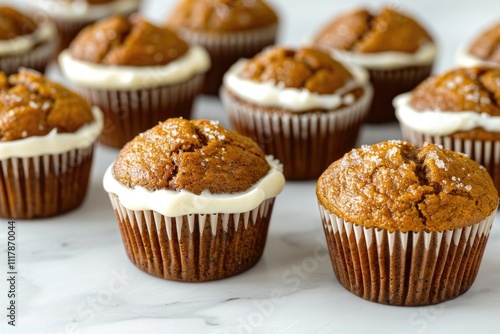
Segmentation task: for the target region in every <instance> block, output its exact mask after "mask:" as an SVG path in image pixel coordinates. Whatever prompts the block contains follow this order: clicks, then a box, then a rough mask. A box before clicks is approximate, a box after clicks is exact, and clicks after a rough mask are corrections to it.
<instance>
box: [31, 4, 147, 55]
mask: <svg viewBox="0 0 500 334" xmlns="http://www.w3.org/2000/svg"><path fill="white" fill-rule="evenodd" d="M30 4H31V5H33V6H34V7H35V8H37V9H38V10H42V11H43V13H44V14H45V15H47V16H48V17H50V18H51V19H52V21H54V22H55V24H56V26H57V30H58V32H59V38H60V42H59V47H58V52H60V51H62V50H64V49H66V48H67V47H68V46H69V44H70V43H71V41H72V40H73V39H74V38H75V37H76V35H78V33H79V32H80V31H81V30H82V29H83V28H85V27H86V26H87V25H89V24H91V23H94V22H95V21H98V20H100V19H103V18H106V17H108V16H112V15H120V14H121V15H129V14H132V13H134V12H136V11H138V10H139V6H140V4H141V1H140V0H34V1H33V0H32V1H30Z"/></svg>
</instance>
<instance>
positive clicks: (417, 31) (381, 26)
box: [313, 8, 436, 123]
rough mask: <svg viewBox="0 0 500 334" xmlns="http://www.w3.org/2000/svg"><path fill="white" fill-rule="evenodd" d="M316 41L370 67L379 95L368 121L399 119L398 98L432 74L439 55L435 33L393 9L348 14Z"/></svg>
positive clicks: (353, 61)
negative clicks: (395, 98)
mask: <svg viewBox="0 0 500 334" xmlns="http://www.w3.org/2000/svg"><path fill="white" fill-rule="evenodd" d="M313 45H315V46H317V47H320V48H323V49H325V50H327V51H329V52H331V53H332V55H333V56H334V57H336V58H338V59H342V60H344V61H345V62H348V63H351V64H356V65H359V66H363V67H365V68H366V69H367V70H368V71H369V73H370V80H371V82H372V84H373V88H374V96H373V102H372V105H371V109H370V112H369V114H368V118H367V121H368V122H373V123H376V122H388V121H395V120H396V117H395V115H394V108H393V106H392V99H393V98H394V97H395V96H396V95H398V94H401V93H404V92H407V91H409V90H411V89H413V88H414V87H415V86H416V85H417V84H419V83H420V82H421V81H422V80H424V79H425V78H427V77H428V76H429V75H430V73H431V70H432V65H433V62H434V58H435V56H436V46H435V44H434V42H433V40H432V38H431V36H430V35H429V33H428V32H427V31H426V30H425V29H424V28H423V27H422V26H421V25H420V24H419V23H418V22H416V21H415V20H414V19H413V18H411V17H410V16H408V15H406V14H403V13H400V12H398V11H396V10H394V9H391V8H383V9H381V10H380V11H379V12H378V13H372V12H369V11H368V10H366V9H358V10H355V11H352V12H349V13H346V14H343V15H341V16H339V17H337V18H336V19H334V20H333V21H332V22H331V23H329V24H328V25H327V26H325V27H324V28H323V29H322V30H321V31H320V32H319V33H318V34H317V35H316V37H315V38H314V40H313Z"/></svg>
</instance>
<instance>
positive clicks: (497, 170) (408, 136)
mask: <svg viewBox="0 0 500 334" xmlns="http://www.w3.org/2000/svg"><path fill="white" fill-rule="evenodd" d="M400 127H401V131H402V133H403V137H404V138H405V140H407V141H409V142H410V143H412V144H414V145H416V146H419V147H420V146H422V145H423V144H424V143H426V142H427V143H433V144H438V145H442V146H443V147H444V148H445V149H447V150H452V151H455V152H461V153H464V154H466V155H467V156H468V157H469V158H471V159H473V160H475V161H476V162H477V163H479V164H481V165H482V166H483V167H484V168H486V170H487V171H488V173H489V174H490V176H491V178H492V179H493V182H494V183H495V187H496V189H497V190H498V191H499V192H500V141H495V140H472V139H460V138H453V137H452V136H451V135H450V136H433V135H427V134H423V133H420V132H417V131H415V130H413V129H410V128H409V127H407V126H405V125H404V124H402V123H401V122H400Z"/></svg>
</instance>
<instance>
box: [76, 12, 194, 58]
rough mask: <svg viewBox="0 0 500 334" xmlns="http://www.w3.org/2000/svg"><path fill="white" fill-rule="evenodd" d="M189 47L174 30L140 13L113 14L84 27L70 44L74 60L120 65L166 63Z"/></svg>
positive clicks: (178, 56)
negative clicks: (130, 14) (147, 19)
mask: <svg viewBox="0 0 500 334" xmlns="http://www.w3.org/2000/svg"><path fill="white" fill-rule="evenodd" d="M188 49H189V45H188V44H187V43H186V42H185V41H184V40H182V39H181V38H179V37H178V36H177V34H176V33H175V32H173V31H171V30H170V29H168V28H166V27H157V26H155V25H153V24H151V23H149V22H148V21H146V20H145V19H144V18H142V17H141V16H139V15H132V16H131V17H130V18H126V17H124V16H118V15H117V16H112V17H109V18H107V19H103V20H101V21H98V22H96V23H94V24H92V25H90V26H87V27H86V28H84V29H83V30H82V31H81V32H80V33H79V34H78V36H77V37H76V38H75V40H74V41H73V42H72V43H71V45H70V47H69V51H70V54H71V56H72V57H73V58H75V59H78V60H82V61H87V62H91V63H96V64H105V65H121V66H159V65H166V64H168V63H169V62H171V61H173V60H176V59H177V58H180V57H181V56H183V55H184V54H185V53H186V52H187V51H188Z"/></svg>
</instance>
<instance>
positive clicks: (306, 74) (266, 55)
mask: <svg viewBox="0 0 500 334" xmlns="http://www.w3.org/2000/svg"><path fill="white" fill-rule="evenodd" d="M239 76H240V77H242V78H244V79H249V80H254V81H258V82H268V81H271V82H274V83H276V85H278V86H282V87H288V88H305V89H307V90H309V91H310V92H314V93H318V94H333V93H335V91H337V90H338V89H339V88H341V87H344V86H345V85H346V84H347V83H348V82H350V81H352V80H353V77H352V75H351V73H350V72H349V71H348V70H347V69H346V68H345V67H344V66H343V65H342V64H340V63H339V62H337V61H335V60H333V59H332V57H330V55H328V54H326V53H324V52H323V51H320V50H316V49H313V48H302V49H299V50H297V51H295V50H292V49H287V48H282V47H275V48H271V49H267V50H264V51H262V52H261V53H259V54H258V55H256V56H255V57H254V58H252V59H251V60H250V61H248V63H247V64H246V65H245V67H243V69H242V70H241V71H240V73H239Z"/></svg>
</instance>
